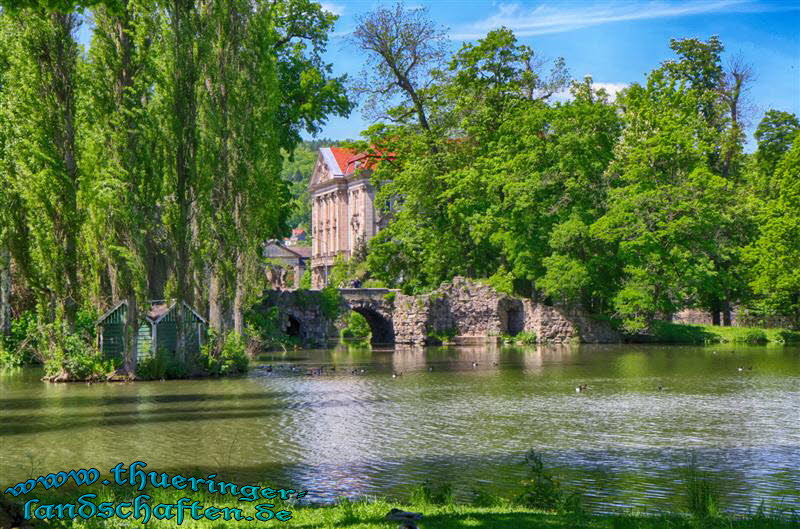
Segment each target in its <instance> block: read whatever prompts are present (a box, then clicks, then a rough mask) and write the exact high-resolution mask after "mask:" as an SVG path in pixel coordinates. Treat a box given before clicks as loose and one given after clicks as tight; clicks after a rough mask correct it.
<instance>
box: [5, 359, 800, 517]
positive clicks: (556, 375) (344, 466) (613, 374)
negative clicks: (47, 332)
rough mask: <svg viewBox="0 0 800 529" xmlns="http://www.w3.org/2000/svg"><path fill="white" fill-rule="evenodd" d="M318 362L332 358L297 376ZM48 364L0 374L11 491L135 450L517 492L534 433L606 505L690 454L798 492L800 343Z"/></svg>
mask: <svg viewBox="0 0 800 529" xmlns="http://www.w3.org/2000/svg"><path fill="white" fill-rule="evenodd" d="M473 362H477V363H478V365H477V366H476V367H473ZM268 364H271V365H273V366H274V367H275V369H274V370H273V372H272V373H268V372H267V370H266V365H268ZM290 365H295V366H298V367H299V370H298V371H292V370H291V369H289V368H288V366H290ZM320 365H327V366H331V365H335V366H336V371H335V372H329V373H328V374H326V375H323V376H305V375H304V372H305V370H306V368H307V367H316V366H320ZM282 366H283V367H282ZM739 367H743V368H744V370H743V371H739V369H738V368H739ZM750 367H752V370H749V369H748V368H750ZM353 369H357V370H360V369H364V370H365V372H364V373H363V374H355V375H354V374H352V373H351V371H352V370H353ZM393 371H396V372H402V373H403V374H402V376H400V377H397V378H392V372H393ZM40 376H41V372H39V371H37V370H34V369H27V370H22V371H17V372H12V373H7V374H4V375H0V445H1V448H0V486H2V488H3V489H5V487H7V486H9V485H11V484H12V483H13V482H16V481H19V480H22V479H27V478H28V477H30V476H31V475H33V476H38V475H40V474H42V473H48V472H55V471H58V470H66V469H71V468H91V467H94V468H97V469H99V470H101V472H103V475H104V477H105V476H106V475H107V474H108V469H109V468H111V467H112V466H113V465H115V464H116V463H118V462H125V464H126V465H127V464H129V463H130V462H133V461H136V460H141V461H145V462H146V463H147V464H148V470H158V471H168V472H177V471H181V472H185V471H187V470H191V471H192V472H194V473H195V475H198V476H205V475H206V474H210V473H215V474H217V475H218V476H219V478H218V479H220V478H225V479H229V480H232V481H235V482H240V483H242V484H244V483H246V482H251V483H252V482H261V483H265V484H269V485H273V486H285V487H292V488H295V489H300V488H303V489H308V490H309V491H310V492H309V497H308V498H309V499H310V500H312V501H326V500H331V499H335V498H337V497H340V496H361V495H370V494H375V495H389V496H396V497H401V496H403V495H404V494H406V493H407V492H408V491H409V489H410V487H412V486H414V485H417V484H419V483H421V482H422V481H424V480H426V479H431V480H433V481H434V482H447V483H450V484H452V485H453V486H454V487H455V489H456V491H457V494H458V495H459V496H460V497H462V498H467V497H469V494H470V492H471V490H472V489H474V488H475V487H483V488H486V489H488V490H494V491H499V492H506V493H510V491H512V490H513V489H514V488H516V487H517V486H518V484H519V481H520V480H521V479H523V478H524V475H525V470H524V467H523V466H522V465H521V464H520V463H521V461H522V459H523V456H524V453H525V451H526V450H528V449H529V448H535V449H536V450H539V451H540V452H541V453H542V454H543V456H544V459H545V464H546V465H547V466H548V467H550V468H551V469H552V470H553V471H554V472H555V473H556V474H557V475H558V476H559V477H560V478H561V479H562V481H563V482H564V484H565V485H566V486H567V487H569V488H571V489H575V490H578V491H580V492H581V493H582V494H583V495H584V499H585V504H587V505H588V506H589V507H591V508H592V509H594V510H596V511H614V510H617V509H618V508H621V507H636V506H647V507H648V508H649V509H653V510H658V509H662V510H681V509H682V508H683V506H684V504H685V502H684V496H683V492H682V479H683V477H684V469H685V468H686V467H687V466H688V465H690V464H691V463H692V461H694V464H695V465H696V466H697V467H699V468H700V470H702V471H707V472H709V473H713V478H714V480H715V482H716V486H717V488H718V489H719V491H720V493H721V495H722V497H723V499H724V506H725V508H726V509H727V510H730V511H740V512H741V511H747V510H751V509H755V508H756V507H757V506H758V504H759V503H760V502H761V501H762V500H763V501H764V502H765V503H766V505H767V506H781V507H782V508H784V509H800V348H790V347H731V346H722V345H720V346H714V347H676V346H671V347H663V346H636V345H622V346H620V345H615V346H580V347H578V346H572V347H566V346H565V347H529V348H506V347H496V346H488V347H487V346H481V347H472V348H464V347H462V348H427V349H398V350H396V351H391V350H369V349H363V348H353V347H349V348H348V347H346V346H340V347H339V348H337V349H334V350H325V351H301V352H291V353H287V354H275V355H265V356H264V357H262V360H261V361H259V362H258V367H256V368H255V369H254V370H253V371H252V372H251V373H250V374H249V375H248V376H247V377H243V378H236V379H220V380H186V381H168V382H141V383H129V384H94V385H87V384H45V383H42V382H40V381H39V379H38V378H39V377H40ZM580 384H588V387H589V389H588V390H587V391H585V392H581V393H577V392H576V391H575V388H576V386H578V385H580ZM659 386H663V388H664V389H663V390H659V389H658V388H659Z"/></svg>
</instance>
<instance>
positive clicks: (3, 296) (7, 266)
mask: <svg viewBox="0 0 800 529" xmlns="http://www.w3.org/2000/svg"><path fill="white" fill-rule="evenodd" d="M9 331H11V254H10V253H9V251H8V248H7V247H6V246H5V245H3V246H0V336H2V335H5V334H8V333H9Z"/></svg>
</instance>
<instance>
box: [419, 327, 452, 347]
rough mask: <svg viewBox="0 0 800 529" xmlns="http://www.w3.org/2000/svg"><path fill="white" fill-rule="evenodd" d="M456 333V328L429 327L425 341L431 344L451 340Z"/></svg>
mask: <svg viewBox="0 0 800 529" xmlns="http://www.w3.org/2000/svg"><path fill="white" fill-rule="evenodd" d="M457 335H458V329H456V328H450V329H431V330H429V331H428V334H427V337H426V340H425V342H426V343H428V344H432V345H438V344H443V343H449V342H452V341H453V339H454V338H455V337H456V336H457Z"/></svg>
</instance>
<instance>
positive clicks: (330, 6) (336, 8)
mask: <svg viewBox="0 0 800 529" xmlns="http://www.w3.org/2000/svg"><path fill="white" fill-rule="evenodd" d="M320 7H322V9H323V10H324V11H328V12H329V13H333V14H334V15H341V14H342V13H344V8H345V6H343V5H341V4H334V3H332V2H322V3H321V4H320Z"/></svg>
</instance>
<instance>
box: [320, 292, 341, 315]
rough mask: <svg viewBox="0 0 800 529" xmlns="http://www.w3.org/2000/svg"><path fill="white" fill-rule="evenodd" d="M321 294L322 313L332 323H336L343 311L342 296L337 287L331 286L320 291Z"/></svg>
mask: <svg viewBox="0 0 800 529" xmlns="http://www.w3.org/2000/svg"><path fill="white" fill-rule="evenodd" d="M320 294H321V296H322V300H321V301H322V303H321V308H322V313H323V314H324V315H325V317H326V318H328V319H329V320H330V321H335V320H336V318H338V317H339V314H340V313H341V311H342V296H341V295H340V294H339V291H338V290H337V289H336V288H335V287H333V286H330V285H328V286H327V287H325V288H323V289H322V290H320Z"/></svg>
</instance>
